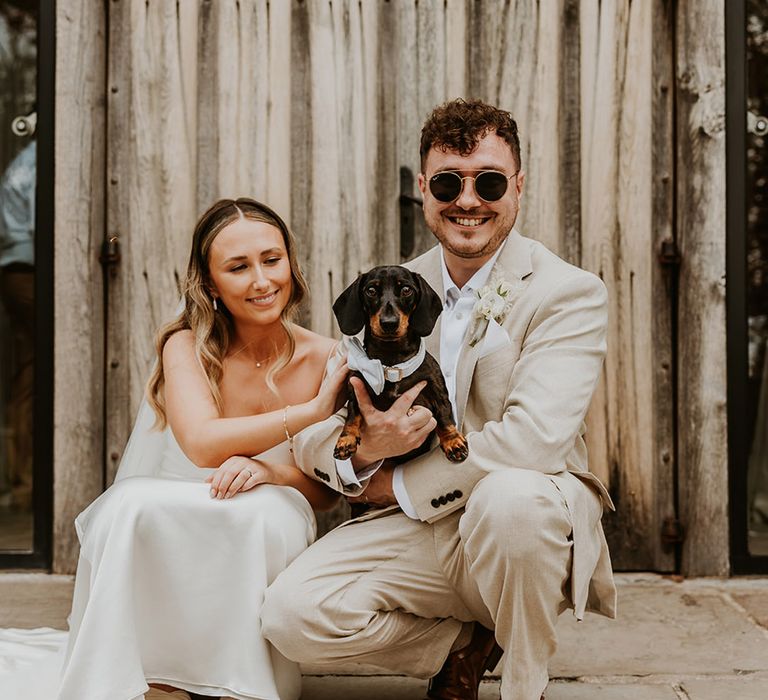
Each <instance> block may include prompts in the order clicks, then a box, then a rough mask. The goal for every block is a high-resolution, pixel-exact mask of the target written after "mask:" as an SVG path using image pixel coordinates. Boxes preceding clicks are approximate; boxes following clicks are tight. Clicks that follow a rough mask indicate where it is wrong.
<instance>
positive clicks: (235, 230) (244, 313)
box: [208, 219, 292, 325]
mask: <svg viewBox="0 0 768 700" xmlns="http://www.w3.org/2000/svg"><path fill="white" fill-rule="evenodd" d="M208 267H209V273H210V278H211V284H212V287H213V289H212V290H211V291H212V293H213V294H214V295H215V296H216V297H218V300H219V301H218V303H219V304H221V303H223V304H224V306H226V307H227V309H228V310H229V312H230V313H231V314H232V318H233V319H234V320H235V321H240V322H245V323H257V324H259V325H268V324H271V323H275V322H277V321H279V319H280V314H281V312H282V310H283V309H284V308H285V306H286V304H287V303H288V300H289V299H290V297H291V284H292V283H291V264H290V261H289V259H288V252H287V251H286V249H285V243H284V242H283V236H282V234H281V233H280V230H279V229H278V228H276V227H275V226H272V225H271V224H267V223H264V222H263V221H253V220H252V219H238V220H237V221H233V222H232V223H231V224H229V225H227V226H225V227H224V228H223V229H222V230H221V231H220V232H219V235H218V236H216V238H215V239H214V241H213V243H211V248H210V251H209V253H208Z"/></svg>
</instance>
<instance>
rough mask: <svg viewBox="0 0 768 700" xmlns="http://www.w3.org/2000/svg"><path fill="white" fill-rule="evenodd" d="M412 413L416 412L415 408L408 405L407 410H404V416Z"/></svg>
mask: <svg viewBox="0 0 768 700" xmlns="http://www.w3.org/2000/svg"><path fill="white" fill-rule="evenodd" d="M414 413H416V409H415V408H414V407H413V406H411V407H410V408H409V409H408V410H407V411H406V412H405V415H406V416H412V415H413V414H414Z"/></svg>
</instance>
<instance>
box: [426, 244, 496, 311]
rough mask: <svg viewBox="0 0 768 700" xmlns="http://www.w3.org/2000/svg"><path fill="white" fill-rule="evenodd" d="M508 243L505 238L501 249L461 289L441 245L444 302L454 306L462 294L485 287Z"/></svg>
mask: <svg viewBox="0 0 768 700" xmlns="http://www.w3.org/2000/svg"><path fill="white" fill-rule="evenodd" d="M506 244H507V241H506V239H505V240H504V242H503V243H502V244H501V245H500V246H499V249H498V250H497V251H496V252H495V253H494V254H493V257H491V259H490V260H488V262H486V263H485V264H484V265H483V266H482V267H481V268H480V269H479V270H478V271H477V272H475V274H474V275H472V277H470V278H469V280H468V281H467V283H466V284H465V285H464V286H463V287H462V288H461V289H459V288H458V287H457V286H456V283H455V282H454V281H453V280H452V279H451V275H450V273H449V272H448V267H447V266H446V264H445V251H444V250H443V246H442V245H441V246H440V268H441V270H442V274H443V289H444V290H445V298H444V299H443V303H444V304H447V305H448V306H452V305H453V303H454V302H455V301H456V300H457V299H458V298H459V297H461V296H462V295H468V294H472V293H474V292H475V290H477V289H480V287H483V286H484V285H485V284H486V283H487V282H488V278H489V277H490V276H491V270H492V269H493V266H494V265H495V264H496V260H498V258H499V255H501V251H502V250H504V246H505V245H506Z"/></svg>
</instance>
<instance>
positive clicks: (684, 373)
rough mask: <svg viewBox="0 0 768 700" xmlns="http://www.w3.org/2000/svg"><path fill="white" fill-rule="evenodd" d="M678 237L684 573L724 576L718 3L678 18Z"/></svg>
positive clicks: (683, 6) (685, 8)
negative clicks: (679, 252) (680, 251)
mask: <svg viewBox="0 0 768 700" xmlns="http://www.w3.org/2000/svg"><path fill="white" fill-rule="evenodd" d="M675 65H676V74H677V142H678V150H677V171H678V173H688V175H687V176H685V177H678V184H677V212H678V215H677V227H678V236H679V240H680V248H681V250H682V254H683V266H682V268H681V278H680V314H679V316H680V319H681V323H684V325H685V331H684V332H683V333H681V334H680V345H679V367H678V371H679V387H680V389H679V401H678V405H677V410H678V416H679V417H678V422H679V445H680V455H679V480H680V511H681V519H682V521H683V522H684V523H685V525H686V527H687V532H688V534H687V540H686V545H685V547H684V549H683V562H682V564H683V571H684V572H686V573H688V574H691V575H696V574H709V575H712V574H725V573H727V572H728V568H729V563H728V497H727V494H728V469H727V465H728V439H727V434H726V425H727V416H726V396H727V393H726V389H727V387H726V361H725V358H726V347H725V345H726V333H725V235H724V233H725V177H724V175H723V174H724V173H725V33H724V26H723V4H722V2H720V1H719V0H702V1H701V2H697V3H695V7H693V4H692V3H680V5H679V6H678V9H677V55H676V56H675Z"/></svg>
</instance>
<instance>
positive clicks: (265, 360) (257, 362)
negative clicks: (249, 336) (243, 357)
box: [229, 341, 277, 369]
mask: <svg viewBox="0 0 768 700" xmlns="http://www.w3.org/2000/svg"><path fill="white" fill-rule="evenodd" d="M254 342H255V341H251V342H250V343H246V344H245V345H243V347H241V348H240V349H239V350H236V351H235V352H233V353H232V354H231V355H230V356H229V357H230V359H231V358H233V357H236V356H237V355H239V354H240V353H241V352H243V350H246V349H248V348H249V347H251V345H253V343H254ZM276 350H277V347H274V348H273V350H272V352H270V353H269V355H267V356H266V357H262V358H261V359H259V360H255V361H254V364H255V365H256V368H257V369H261V368H262V367H264V366H266V365H267V364H269V363H270V362H271V361H272V360H273V359H274V358H275V357H276V356H277V353H276Z"/></svg>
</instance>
